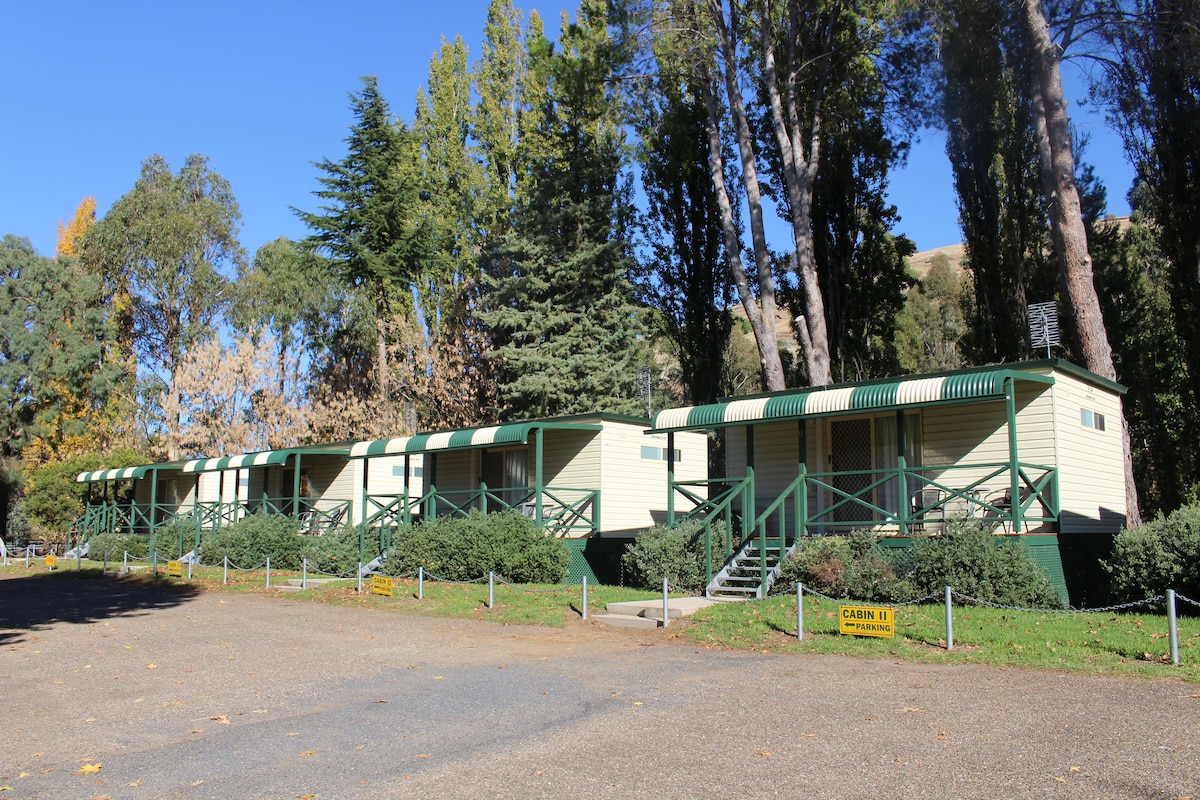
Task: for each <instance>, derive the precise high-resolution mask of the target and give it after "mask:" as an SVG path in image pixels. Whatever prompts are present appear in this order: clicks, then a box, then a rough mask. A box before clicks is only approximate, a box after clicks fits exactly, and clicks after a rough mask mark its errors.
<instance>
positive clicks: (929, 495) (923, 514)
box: [910, 486, 946, 534]
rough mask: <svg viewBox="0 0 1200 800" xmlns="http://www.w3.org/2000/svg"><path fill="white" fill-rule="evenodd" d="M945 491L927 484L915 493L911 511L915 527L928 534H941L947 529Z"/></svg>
mask: <svg viewBox="0 0 1200 800" xmlns="http://www.w3.org/2000/svg"><path fill="white" fill-rule="evenodd" d="M944 498H945V492H943V491H942V490H941V489H935V488H932V487H929V486H926V487H925V488H923V489H919V490H917V491H916V492H914V493H913V495H912V497H911V498H910V499H911V503H912V505H911V508H910V510H911V513H912V517H913V519H914V521H915V522H914V525H913V528H914V529H919V530H921V531H923V532H924V533H928V534H939V533H942V532H943V531H945V529H946V504H945V502H944Z"/></svg>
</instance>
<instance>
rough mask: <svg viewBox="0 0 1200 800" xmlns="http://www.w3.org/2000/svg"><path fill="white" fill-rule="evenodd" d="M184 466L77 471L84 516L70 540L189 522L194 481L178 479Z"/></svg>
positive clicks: (142, 531)
mask: <svg viewBox="0 0 1200 800" xmlns="http://www.w3.org/2000/svg"><path fill="white" fill-rule="evenodd" d="M184 463H185V462H183V461H173V462H167V463H164V464H144V465H141V466H136V467H125V468H123V469H105V470H96V471H93V472H81V473H79V475H77V476H76V477H75V482H76V483H86V484H87V496H86V498H85V500H84V513H83V516H81V517H80V518H79V519H78V520H76V521H75V524H74V526H73V527H72V531H71V533H72V535H73V537H74V538H75V539H87V538H89V537H91V536H93V535H95V534H98V533H137V534H152V533H154V532H155V531H156V530H158V529H159V528H161V527H162V526H164V525H167V524H170V523H171V522H174V521H175V520H177V519H180V518H185V517H189V516H191V514H192V510H193V509H192V506H193V503H194V500H195V491H196V487H195V482H194V481H192V480H191V479H188V478H185V477H184V476H183V466H184Z"/></svg>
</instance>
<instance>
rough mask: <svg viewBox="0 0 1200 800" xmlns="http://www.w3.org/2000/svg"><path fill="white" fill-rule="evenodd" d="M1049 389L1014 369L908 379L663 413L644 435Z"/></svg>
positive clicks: (1038, 377) (1044, 380)
mask: <svg viewBox="0 0 1200 800" xmlns="http://www.w3.org/2000/svg"><path fill="white" fill-rule="evenodd" d="M1010 378H1011V379H1014V380H1022V381H1030V382H1034V383H1041V384H1052V383H1054V378H1053V377H1052V376H1050V375H1042V374H1039V373H1034V372H1026V371H1023V370H1018V369H1011V368H1004V369H989V370H975V371H971V372H965V373H948V374H945V375H926V376H914V377H912V378H907V379H901V380H894V381H872V382H869V383H862V384H852V385H844V384H843V385H836V384H835V385H833V386H825V387H820V388H813V389H797V390H794V391H788V392H777V393H775V394H770V395H763V396H759V397H748V398H745V399H741V400H726V401H722V402H720V403H713V404H711V405H704V406H686V407H683V408H668V409H664V410H663V411H660V412H658V413H657V414H655V415H654V424H653V425H652V426H651V427H650V431H652V432H655V433H661V432H663V431H683V430H704V429H710V428H722V427H726V426H728V425H737V424H745V423H748V422H782V421H785V420H794V419H803V418H805V417H820V416H832V415H835V414H847V413H853V412H879V411H890V410H895V409H900V408H912V407H916V406H928V405H937V404H942V403H955V402H969V401H977V400H990V399H1000V398H1003V397H1004V383H1005V381H1006V380H1009V379H1010Z"/></svg>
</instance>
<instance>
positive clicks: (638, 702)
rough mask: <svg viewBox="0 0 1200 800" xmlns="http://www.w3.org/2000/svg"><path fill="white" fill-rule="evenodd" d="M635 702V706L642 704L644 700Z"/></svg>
mask: <svg viewBox="0 0 1200 800" xmlns="http://www.w3.org/2000/svg"><path fill="white" fill-rule="evenodd" d="M633 704H634V705H635V706H640V705H641V704H642V701H641V700H636V701H634V703H633Z"/></svg>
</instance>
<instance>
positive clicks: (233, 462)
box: [183, 445, 350, 473]
mask: <svg viewBox="0 0 1200 800" xmlns="http://www.w3.org/2000/svg"><path fill="white" fill-rule="evenodd" d="M349 452H350V448H349V447H348V446H346V445H336V446H325V447H290V448H287V449H284V450H264V451H263V452H261V453H245V454H243V455H238V456H223V457H221V458H197V459H194V460H192V461H187V462H185V463H184V465H183V471H184V472H188V473H192V472H221V471H223V470H229V469H246V468H249V467H270V466H275V465H277V464H283V463H284V462H285V461H287V460H288V459H289V458H291V457H292V456H293V455H301V456H307V455H313V454H325V455H341V456H344V455H348V454H349Z"/></svg>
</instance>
